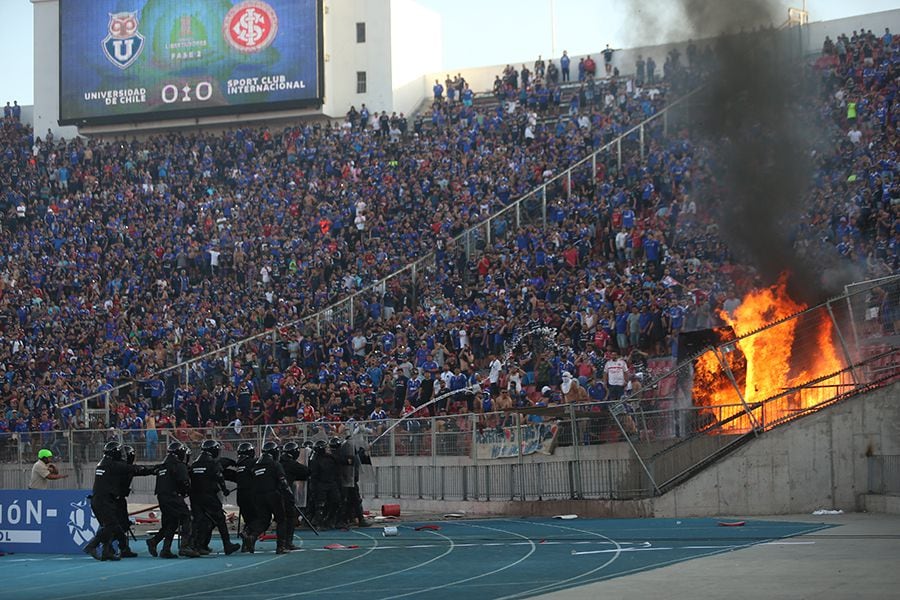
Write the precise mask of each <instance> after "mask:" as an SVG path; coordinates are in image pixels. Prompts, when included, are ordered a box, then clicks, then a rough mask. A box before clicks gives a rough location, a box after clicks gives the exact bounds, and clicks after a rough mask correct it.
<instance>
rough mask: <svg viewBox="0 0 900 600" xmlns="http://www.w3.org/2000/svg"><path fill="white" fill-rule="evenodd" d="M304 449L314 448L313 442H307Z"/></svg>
mask: <svg viewBox="0 0 900 600" xmlns="http://www.w3.org/2000/svg"><path fill="white" fill-rule="evenodd" d="M303 447H304V448H312V447H313V442H312V440H306V441H305V442H303Z"/></svg>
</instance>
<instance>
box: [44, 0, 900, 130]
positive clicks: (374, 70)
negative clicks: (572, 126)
mask: <svg viewBox="0 0 900 600" xmlns="http://www.w3.org/2000/svg"><path fill="white" fill-rule="evenodd" d="M31 2H32V3H33V4H34V39H35V46H34V65H35V82H34V102H35V104H34V129H35V131H36V132H38V133H39V134H40V133H41V132H45V131H46V130H47V129H48V128H49V129H52V130H53V131H54V133H55V134H57V135H64V136H71V135H74V134H75V133H76V132H77V130H76V128H75V127H60V126H59V125H58V123H57V119H58V115H59V37H58V32H59V16H58V12H59V0H31ZM324 12H325V15H324V34H325V50H324V54H325V56H324V60H325V63H324V64H325V67H324V72H323V74H322V76H323V78H324V81H325V102H324V105H323V106H322V110H321V111H312V110H297V111H282V112H279V113H254V114H244V115H240V114H238V115H229V116H223V117H208V118H203V119H181V120H168V121H163V122H158V123H143V124H141V125H128V124H126V125H116V126H110V127H105V128H101V127H95V128H93V129H85V130H84V131H83V133H102V132H105V131H110V132H112V131H122V130H135V131H136V130H138V129H147V128H154V127H157V128H158V127H167V128H172V127H196V126H198V125H213V124H223V125H224V124H230V123H233V122H234V121H236V120H240V121H248V120H261V119H266V120H275V119H282V118H292V117H297V116H303V115H325V116H328V117H334V118H340V117H343V115H344V114H345V113H346V112H347V110H348V109H349V108H350V106H351V105H355V106H356V107H357V108H359V106H360V105H361V104H362V103H365V104H366V105H367V106H368V107H369V109H370V110H371V111H375V110H378V111H381V110H386V111H388V112H389V113H390V112H391V111H397V112H398V113H399V112H404V113H407V114H409V113H410V112H412V111H413V110H414V109H415V108H416V107H418V106H419V105H420V104H421V102H422V101H423V99H426V98H428V97H429V96H430V94H431V85H432V83H433V81H434V80H435V79H438V80H440V81H441V82H443V81H444V78H445V77H446V75H447V74H448V71H446V70H440V65H441V64H442V51H441V48H442V44H443V42H442V36H441V20H440V17H439V16H438V15H437V14H435V13H433V12H431V11H429V10H427V9H425V8H423V7H421V6H419V5H418V4H416V3H415V2H414V0H339V1H338V0H325V4H324ZM357 23H365V28H366V41H365V42H364V43H357V41H356V24H357ZM885 27H889V28H890V29H891V31H894V32H895V33H896V32H898V31H900V9H898V10H890V11H884V12H878V13H871V14H866V15H858V16H854V17H847V18H844V19H836V20H833V21H817V22H813V23H809V24H808V25H807V26H805V27H803V28H797V29H796V33H794V32H792V33H791V35H794V36H796V43H797V49H798V50H799V51H800V52H803V53H813V52H818V51H819V50H820V49H821V46H822V41H823V40H824V39H825V36H826V35H830V36H831V37H832V39H833V38H834V37H836V35H837V34H839V33H847V34H849V33H851V32H852V31H853V30H859V29H871V30H872V31H874V32H875V33H876V34H879V35H880V34H881V33H882V32H883V31H884V28H885ZM559 45H560V47H561V48H563V47H565V40H560V43H559ZM684 46H686V42H678V43H672V44H663V45H655V46H644V47H636V48H626V49H624V50H620V51H618V52H616V54H615V55H614V61H613V64H614V65H615V66H617V67H618V68H619V70H620V71H621V72H622V73H623V74H629V73H632V72H633V71H634V63H635V60H636V59H637V56H638V54H641V55H643V56H644V57H645V58H646V57H648V56H653V57H654V58H655V59H656V62H657V66H658V71H657V72H658V73H659V74H660V75H661V71H662V64H663V62H664V59H665V56H666V53H667V52H668V51H669V50H670V49H671V48H673V47H679V48H682V50H683V47H684ZM600 50H601V48H599V47H598V49H597V52H594V53H592V56H593V57H594V59H595V60H597V61H598V63H600V62H601V61H602V59H601V57H600ZM539 53H541V49H540V48H536V49H535V53H534V56H529V57H522V60H520V61H516V62H515V63H513V64H514V65H515V66H516V67H517V68H518V67H519V66H520V65H522V64H526V65H528V67H529V68H530V67H531V66H532V65H533V64H534V59H535V58H536V57H537V55H538V54H539ZM571 58H572V75H573V77H575V76H576V75H577V69H576V65H577V64H578V59H579V58H581V57H580V56H572V57H571ZM544 59H545V60H553V61H558V60H559V57H558V56H547V55H546V54H544ZM503 67H504V65H491V66H477V67H473V68H466V69H454V70H453V72H452V73H449V74H450V75H454V74H456V73H457V72H459V73H461V74H462V75H463V77H465V79H466V81H468V82H469V84H470V86H471V87H472V89H473V90H475V91H476V92H484V91H487V90H490V89H491V86H492V84H493V81H494V76H495V75H497V74H499V73H500V72H501V71H502V69H503ZM357 72H365V73H366V92H365V93H357V91H356V90H357V87H356V84H357Z"/></svg>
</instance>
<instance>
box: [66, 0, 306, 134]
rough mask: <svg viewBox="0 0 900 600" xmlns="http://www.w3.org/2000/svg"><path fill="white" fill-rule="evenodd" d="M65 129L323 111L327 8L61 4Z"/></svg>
mask: <svg viewBox="0 0 900 600" xmlns="http://www.w3.org/2000/svg"><path fill="white" fill-rule="evenodd" d="M59 36H60V44H59V48H60V52H59V54H60V56H59V84H60V85H59V90H60V91H59V111H60V119H59V122H60V124H61V125H103V124H112V123H129V122H137V121H149V120H160V119H169V118H184V117H199V116H208V115H222V114H239V113H247V112H257V111H270V110H281V109H289V108H300V107H317V106H320V105H321V104H322V98H323V95H324V93H323V92H324V88H323V83H322V57H323V54H322V47H323V41H322V40H323V37H322V0H60V3H59Z"/></svg>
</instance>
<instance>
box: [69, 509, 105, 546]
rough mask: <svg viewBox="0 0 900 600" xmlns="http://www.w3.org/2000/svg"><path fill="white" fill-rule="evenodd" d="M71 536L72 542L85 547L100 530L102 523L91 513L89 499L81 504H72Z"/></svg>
mask: <svg viewBox="0 0 900 600" xmlns="http://www.w3.org/2000/svg"><path fill="white" fill-rule="evenodd" d="M67 525H68V526H69V534H70V535H71V536H72V541H73V542H75V543H76V544H77V545H79V546H83V545H85V544H87V543H88V542H89V541H91V538H93V537H94V536H95V535H97V530H98V529H100V522H99V521H97V518H96V517H95V516H94V513H93V512H92V511H91V504H90V502H88V500H87V498H85V499H84V500H82V501H81V502H73V503H72V512H70V513H69V522H68V523H67Z"/></svg>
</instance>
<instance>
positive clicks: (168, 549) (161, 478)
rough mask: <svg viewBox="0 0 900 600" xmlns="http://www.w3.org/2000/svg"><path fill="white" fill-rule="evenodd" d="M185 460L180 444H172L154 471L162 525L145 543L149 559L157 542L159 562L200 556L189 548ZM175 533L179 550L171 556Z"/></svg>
mask: <svg viewBox="0 0 900 600" xmlns="http://www.w3.org/2000/svg"><path fill="white" fill-rule="evenodd" d="M186 460H187V447H186V446H185V445H184V444H182V443H181V442H172V443H171V444H169V447H168V449H167V456H166V460H165V461H164V462H163V464H162V465H160V466H159V468H158V469H157V472H156V490H155V493H156V499H157V501H159V510H160V512H161V513H162V522H161V523H160V529H159V531H157V532H156V534H155V535H153V536H152V537H151V538H150V539H148V540H147V550H148V551H149V552H150V555H151V556H157V552H156V546H157V544H159V542H160V541H162V543H163V547H162V551H161V552H159V554H158V555H159V557H160V558H178V556H187V557H189V558H196V557H198V556H200V554H198V553H197V551H196V550H194V549H193V548H192V547H191V545H190V540H191V511H190V509H189V508H188V506H187V504H186V503H185V502H184V498H185V496H187V495H188V494H189V493H190V489H191V476H190V473H189V472H188V467H187V465H186V464H185V462H186ZM179 530H180V533H179V535H180V536H181V537H180V539H181V544H180V546H181V548H180V550H179V551H178V554H175V553H173V552H172V540H173V539H174V538H175V532H176V531H179Z"/></svg>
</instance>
